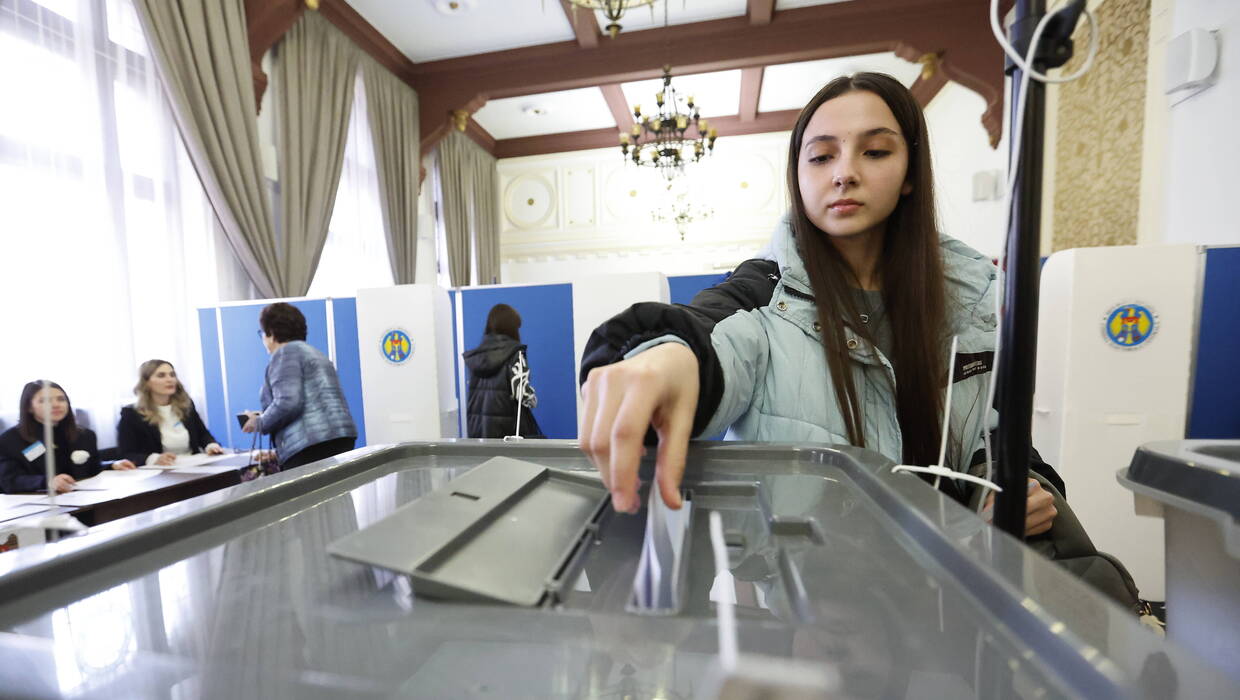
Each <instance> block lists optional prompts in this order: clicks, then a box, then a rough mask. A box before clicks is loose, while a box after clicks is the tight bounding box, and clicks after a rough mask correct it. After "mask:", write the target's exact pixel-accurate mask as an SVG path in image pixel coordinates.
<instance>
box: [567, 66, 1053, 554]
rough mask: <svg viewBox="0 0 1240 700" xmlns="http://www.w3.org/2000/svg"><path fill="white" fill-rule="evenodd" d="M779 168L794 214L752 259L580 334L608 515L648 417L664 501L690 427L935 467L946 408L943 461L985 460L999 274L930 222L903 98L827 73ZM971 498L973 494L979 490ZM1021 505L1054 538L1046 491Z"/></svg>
mask: <svg viewBox="0 0 1240 700" xmlns="http://www.w3.org/2000/svg"><path fill="white" fill-rule="evenodd" d="M787 178H788V190H789V192H790V195H791V210H790V211H789V213H788V214H787V215H786V217H785V218H784V220H783V221H782V222H781V223H780V224H779V226H778V227H777V228H776V230H775V232H774V235H773V237H772V240H771V244H770V246H769V248H768V249H767V251H766V253H765V254H764V257H763V258H762V259H756V260H749V261H746V262H744V263H742V264H741V265H740V266H739V267H738V268H737V269H736V271H735V272H734V273H733V274H732V276H731V277H730V278H729V279H728V280H726V281H724V282H723V283H721V284H720V285H718V286H716V287H714V288H712V289H708V290H705V291H703V292H702V293H700V294H699V295H698V296H697V298H695V299H694V300H693V303H692V304H690V305H689V306H673V305H667V304H657V303H646V304H637V305H634V306H633V307H631V308H629V309H628V310H627V311H625V312H623V313H621V314H619V315H618V316H616V317H614V318H612V319H611V320H610V321H608V322H607V323H605V324H603V325H602V326H600V327H599V328H598V329H597V330H595V331H594V334H593V335H592V336H591V338H590V341H589V343H588V345H587V347H586V351H585V354H584V357H583V359H582V364H581V373H582V374H581V376H582V379H583V382H584V383H583V385H582V395H583V418H582V423H581V446H582V449H583V450H584V451H585V452H586V454H587V455H589V457H590V459H591V461H592V462H593V463H594V465H595V466H596V467H597V468H598V470H599V472H600V473H601V474H602V477H603V480H604V482H605V483H606V484H607V486H608V488H609V489H610V490H611V495H612V503H613V505H614V506H615V508H616V509H617V510H619V511H625V512H636V511H637V510H638V509H639V506H640V504H639V503H638V496H637V487H638V478H637V466H638V462H639V460H640V459H641V455H642V453H643V447H642V440H643V437H644V436H645V434H646V431H647V428H648V427H650V426H653V428H654V429H655V432H656V434H657V435H658V439H659V446H658V453H657V458H656V482H657V484H658V488H659V490H660V493H661V496H662V498H663V500H664V502H666V503H667V504H668V505H669V506H670V507H672V508H678V507H679V506H680V493H679V490H678V487H679V485H680V480H681V476H682V474H683V471H684V466H685V453H686V449H687V446H688V441H689V439H690V437H692V436H702V435H713V434H716V433H718V432H720V431H722V430H724V429H725V428H726V429H729V430H730V433H731V436H732V437H734V438H736V439H740V440H755V441H766V442H774V441H778V442H827V443H837V444H852V445H857V446H862V447H866V448H868V449H870V450H874V451H876V452H879V453H881V454H882V455H884V456H885V457H887V458H889V459H891V460H893V461H895V462H897V463H900V464H911V465H931V464H935V463H937V461H938V453H939V438H940V430H941V429H942V428H943V426H944V423H945V421H944V414H945V413H946V414H947V416H948V417H949V418H950V420H949V421H947V424H948V426H949V440H948V449H947V454H946V458H945V459H944V462H945V463H946V464H945V466H947V467H949V468H952V469H955V470H958V471H972V473H974V474H976V473H979V472H983V471H984V470H985V465H984V460H982V459H979V458H976V457H975V455H977V454H978V452H979V450H980V449H981V448H982V433H983V431H984V430H989V429H990V428H991V427H992V425H991V420H992V413H993V412H992V411H991V410H990V407H989V406H987V405H986V398H987V389H988V382H989V380H990V360H989V358H990V357H992V356H993V351H994V347H995V316H994V308H995V304H994V301H995V300H994V296H993V295H994V294H997V293H998V290H997V289H996V288H995V277H996V274H995V267H994V265H993V264H992V263H991V261H990V260H989V259H988V258H987V257H986V256H983V255H981V254H980V253H978V252H977V251H974V250H972V249H970V248H969V247H968V246H965V245H964V244H962V243H960V242H959V241H956V240H954V239H952V238H949V237H947V236H944V235H942V234H940V233H939V231H938V229H937V227H936V223H935V221H936V220H935V211H934V188H933V181H934V178H933V175H932V173H931V168H930V149H929V144H928V143H927V130H926V120H925V116H924V115H923V114H922V111H921V108H920V107H919V106H918V104H917V102H916V100H915V99H914V98H913V96H912V94H911V93H909V91H908V89H907V88H905V87H904V86H903V85H902V84H901V83H900V82H898V81H897V80H895V79H894V78H892V77H890V76H887V75H882V74H877V73H858V74H856V75H853V76H846V77H841V78H838V79H836V80H833V81H832V82H831V83H829V84H828V85H826V86H825V87H824V88H823V89H822V90H821V91H819V92H818V94H817V95H815V96H814V98H813V99H812V100H810V102H809V104H808V105H806V106H805V109H804V110H802V112H801V115H800V117H799V118H798V119H797V122H796V125H795V127H794V129H793V131H792V137H791V140H790V143H789V150H788V171H787ZM953 337H955V338H956V339H957V341H958V347H957V350H956V355H955V357H951V358H949V357H948V355H949V353H950V350H949V348H950V347H951V345H952V339H953ZM962 359H966V360H970V364H969V365H968V368H969V370H968V371H967V372H960V371H957V372H956V373H955V383H954V385H953V391H952V397H951V405H950V406H948V407H946V408H945V407H944V406H943V401H944V391H945V389H946V386H947V377H948V365H949V360H950V361H951V362H954V363H956V364H957V366H959V364H960V362H961V360H962ZM973 360H981V363H980V364H978V363H976V362H972V361H973ZM946 481H947V480H945V483H946ZM962 486H963V484H962ZM969 496H971V499H970V500H972V502H973V503H974V504H977V499H978V498H980V493H978V492H977V491H976V490H975V491H974V492H973V493H972V494H969ZM962 500H963V499H962ZM1028 503H1029V506H1028V518H1027V522H1026V528H1027V533H1028V534H1038V533H1040V532H1044V531H1046V530H1048V529H1049V528H1050V526H1051V523H1052V521H1053V519H1054V518H1055V516H1056V514H1057V512H1056V510H1055V507H1054V505H1053V498H1052V495H1051V493H1049V492H1047V491H1044V490H1043V489H1042V487H1041V485H1039V484H1037V483H1035V484H1034V485H1033V486H1032V487H1031V491H1030V493H1029V499H1028Z"/></svg>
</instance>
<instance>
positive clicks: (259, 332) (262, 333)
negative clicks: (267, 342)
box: [254, 328, 267, 338]
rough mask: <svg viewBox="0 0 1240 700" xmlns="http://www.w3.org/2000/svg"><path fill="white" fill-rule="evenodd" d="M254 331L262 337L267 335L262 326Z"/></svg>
mask: <svg viewBox="0 0 1240 700" xmlns="http://www.w3.org/2000/svg"><path fill="white" fill-rule="evenodd" d="M254 332H255V333H257V334H258V337H260V338H262V337H263V336H265V335H267V334H266V333H264V332H263V329H261V328H259V329H258V330H256V331H254Z"/></svg>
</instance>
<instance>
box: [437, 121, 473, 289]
mask: <svg viewBox="0 0 1240 700" xmlns="http://www.w3.org/2000/svg"><path fill="white" fill-rule="evenodd" d="M475 148H477V146H476V145H475V144H474V142H473V141H470V140H469V137H468V136H466V135H465V134H462V133H461V132H459V131H457V130H455V129H453V130H452V131H450V132H448V135H447V136H446V137H444V139H443V141H440V142H439V184H440V187H442V188H443V226H444V233H445V235H446V237H447V242H448V276H449V278H450V279H451V282H452V286H453V287H463V286H465V285H468V284H469V271H470V262H471V245H470V235H469V234H470V231H469V229H470V225H469V209H470V207H469V198H470V192H471V190H472V189H473V167H474V151H473V149H475Z"/></svg>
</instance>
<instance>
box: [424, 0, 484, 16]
mask: <svg viewBox="0 0 1240 700" xmlns="http://www.w3.org/2000/svg"><path fill="white" fill-rule="evenodd" d="M430 3H431V7H434V8H435V9H436V10H438V11H439V13H440V14H444V15H461V14H465V13H466V12H468V11H470V10H472V9H474V8H475V7H477V6H478V0H430Z"/></svg>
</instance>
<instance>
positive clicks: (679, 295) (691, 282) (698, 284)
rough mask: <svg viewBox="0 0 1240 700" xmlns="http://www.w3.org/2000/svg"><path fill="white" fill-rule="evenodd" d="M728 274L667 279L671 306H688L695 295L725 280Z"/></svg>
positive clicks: (680, 276)
mask: <svg viewBox="0 0 1240 700" xmlns="http://www.w3.org/2000/svg"><path fill="white" fill-rule="evenodd" d="M729 274H730V273H727V272H720V273H717V274H709V275H679V276H676V277H668V278H667V289H668V294H669V297H668V298H669V299H670V300H671V302H672V303H673V304H688V303H689V302H691V301H693V297H695V296H697V293H698V292H700V291H702V290H703V289H706V288H708V287H713V286H715V285H716V284H719V283H720V282H722V281H724V280H726V279H727V278H728V275H729Z"/></svg>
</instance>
